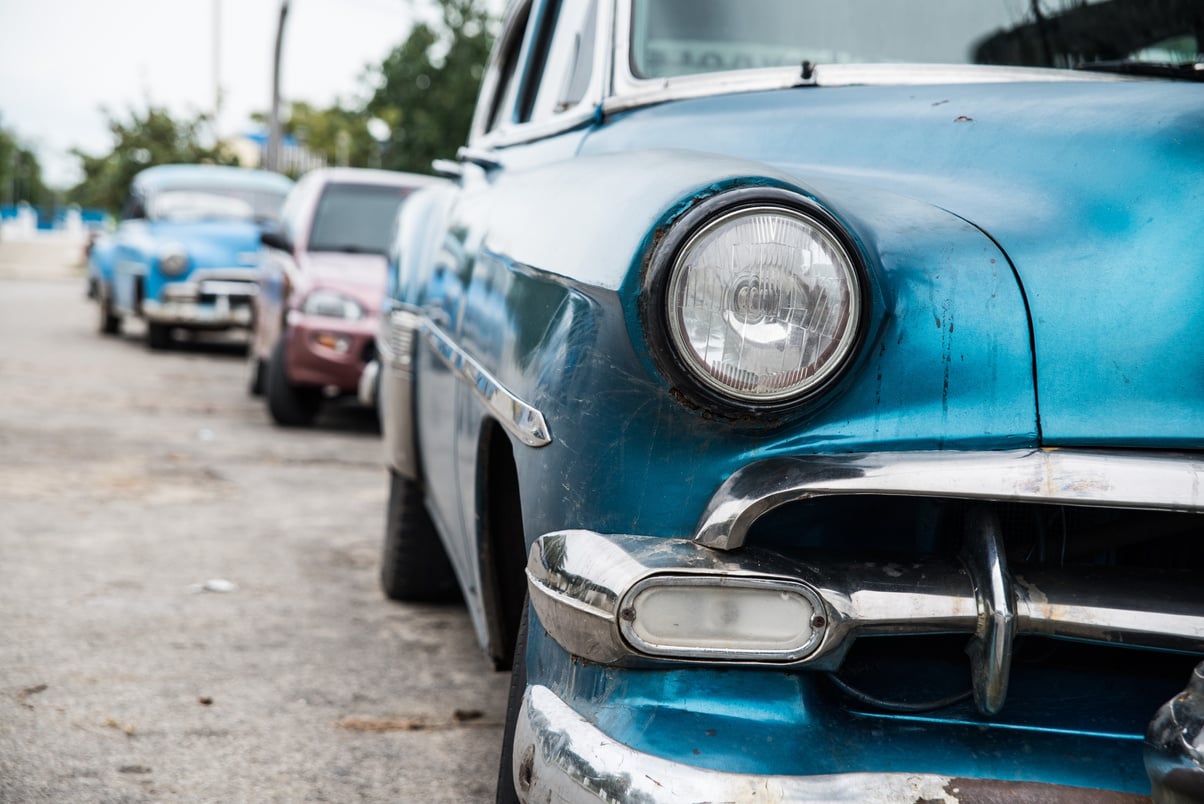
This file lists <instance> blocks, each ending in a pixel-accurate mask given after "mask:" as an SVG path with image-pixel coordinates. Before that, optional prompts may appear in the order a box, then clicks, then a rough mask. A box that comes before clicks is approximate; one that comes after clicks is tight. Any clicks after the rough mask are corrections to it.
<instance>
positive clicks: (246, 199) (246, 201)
mask: <svg viewBox="0 0 1204 804" xmlns="http://www.w3.org/2000/svg"><path fill="white" fill-rule="evenodd" d="M283 203H284V195H283V194H282V193H276V192H271V191H268V190H251V189H247V188H245V187H213V186H205V187H172V188H171V189H164V190H160V191H159V192H157V193H155V194H154V195H152V196H151V197H150V199H149V200H148V202H147V207H146V212H147V217H149V218H150V219H151V220H170V221H198V220H261V221H262V220H274V219H275V218H276V217H277V215H279V214H280V207H281V205H282V204H283Z"/></svg>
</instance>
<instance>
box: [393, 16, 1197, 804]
mask: <svg viewBox="0 0 1204 804" xmlns="http://www.w3.org/2000/svg"><path fill="white" fill-rule="evenodd" d="M1202 21H1204V4H1202V3H1200V2H1198V0H1193V1H1191V2H1188V1H1186V0H1156V1H1154V2H1136V0H1107V1H1106V2H1079V0H1073V1H1071V0H1064V1H1060V2H1042V3H1031V4H1030V3H1015V2H1002V0H1000V1H998V2H977V3H969V2H965V3H950V2H938V1H937V0H925V1H921V0H917V2H895V1H894V0H858V2H848V3H821V2H801V1H800V0H742V1H741V2H736V0H618V1H617V2H613V3H611V2H593V0H559V1H557V0H517V1H516V2H514V3H512V4H511V6H510V9H509V11H508V13H507V16H506V19H505V22H504V26H503V28H502V31H501V35H500V38H499V40H498V46H497V49H496V53H495V55H494V58H493V60H492V62H491V66H490V67H489V69H488V71H487V73H486V75H485V78H484V81H483V86H482V91H481V96H480V101H479V106H478V108H477V113H476V117H475V122H474V126H473V129H472V132H471V135H470V140H469V143H468V145H467V146H466V147H465V148H464V149H463V150H462V151H461V152H460V159H459V160H458V161H457V162H454V163H445V164H442V165H440V168H441V170H442V171H443V172H445V173H448V174H449V175H453V176H456V177H458V182H457V183H456V184H454V185H452V186H450V187H448V188H434V189H430V190H424V191H422V192H420V193H418V194H416V195H415V196H413V197H412V198H411V200H410V201H409V202H407V204H406V205H405V207H404V208H403V209H402V211H401V213H400V216H399V220H398V232H397V235H396V239H395V243H394V246H393V254H394V258H393V263H394V265H393V276H392V279H391V289H390V291H389V299H388V301H387V306H388V312H387V314H386V316H385V323H384V324H383V327H382V332H381V335H380V350H381V353H382V365H383V368H382V374H381V391H380V392H381V398H382V408H383V413H382V416H383V427H384V435H385V443H386V451H387V456H388V463H389V468H390V474H391V480H390V482H391V488H390V498H389V511H388V521H387V527H386V537H385V545H384V555H383V566H382V582H383V586H384V589H385V592H386V593H387V595H389V596H390V597H392V598H395V599H398V600H421V599H431V598H438V597H441V596H446V595H448V594H455V593H456V592H457V591H458V592H459V593H460V594H462V595H463V597H464V598H465V600H466V601H467V604H468V608H469V611H470V613H471V616H472V619H473V622H474V624H475V627H476V631H477V634H478V636H479V638H480V640H481V642H482V643H483V645H484V647H485V649H486V650H487V652H488V653H489V655H491V656H492V657H493V659H494V660H495V661H496V663H497V665H498V666H499V667H506V666H512V668H513V671H512V672H513V675H512V678H513V683H512V690H513V694H512V700H511V704H510V707H509V714H508V719H507V726H506V733H505V745H504V749H503V761H502V767H501V769H500V778H499V788H498V797H499V800H502V801H509V800H514V799H516V798H517V799H518V800H524V801H533V802H545V801H555V802H564V801H570V802H574V801H587V800H593V799H602V800H605V801H612V802H620V801H622V802H670V801H671V802H694V801H725V802H726V801H739V802H748V801H754V802H755V801H796V802H798V801H802V802H832V801H843V802H870V801H872V802H888V801H890V802H895V801H905V802H917V801H924V802H937V801H943V802H983V801H1002V800H1007V801H1042V802H1052V801H1064V802H1071V801H1076V802H1077V801H1091V802H1129V801H1140V800H1147V797H1148V796H1150V795H1151V794H1153V795H1154V796H1155V797H1157V798H1158V799H1159V800H1163V801H1172V800H1175V801H1179V800H1193V801H1195V800H1201V799H1199V798H1192V796H1193V795H1196V796H1198V795H1199V791H1200V790H1201V789H1204V772H1202V770H1201V765H1200V761H1201V753H1202V752H1204V737H1201V736H1200V735H1201V731H1202V729H1201V725H1200V724H1201V723H1202V722H1204V706H1202V705H1201V703H1200V702H1201V699H1204V684H1202V683H1201V682H1200V676H1201V674H1204V668H1202V670H1201V671H1198V672H1197V673H1196V676H1195V677H1194V678H1195V681H1192V687H1190V688H1187V689H1186V690H1185V685H1187V684H1188V683H1189V680H1190V679H1192V678H1193V669H1194V668H1195V666H1196V665H1197V664H1198V663H1200V661H1201V659H1202V658H1204V358H1202V354H1204V352H1202V350H1201V346H1200V344H1201V343H1204V292H1202V291H1201V285H1200V281H1201V277H1204V234H1202V233H1204V85H1201V84H1200V83H1198V82H1199V80H1200V79H1201V78H1204V64H1201V62H1202V61H1204V59H1202V58H1201V56H1200V53H1201V40H1200V37H1201V36H1204V24H1202ZM1180 693H1182V694H1180ZM1172 699H1173V700H1172ZM1168 701H1169V702H1170V703H1169V704H1167V702H1168ZM1164 704H1167V706H1168V707H1169V708H1165V709H1162V711H1161V713H1159V710H1160V707H1163V705H1164ZM1147 732H1148V734H1147ZM1192 790H1195V791H1196V792H1195V793H1191V792H1190V791H1192ZM1176 791H1178V792H1176ZM1184 791H1188V792H1184ZM1176 795H1180V796H1186V798H1175V796H1176Z"/></svg>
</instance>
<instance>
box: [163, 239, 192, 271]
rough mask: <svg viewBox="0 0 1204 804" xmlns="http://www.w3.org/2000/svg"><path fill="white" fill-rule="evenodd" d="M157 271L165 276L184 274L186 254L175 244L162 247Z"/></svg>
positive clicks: (186, 262) (186, 264)
mask: <svg viewBox="0 0 1204 804" xmlns="http://www.w3.org/2000/svg"><path fill="white" fill-rule="evenodd" d="M159 270H160V271H162V272H163V273H164V274H166V275H167V276H179V275H180V274H182V273H184V272H185V271H187V270H188V252H186V251H185V250H184V247H183V246H181V245H179V244H176V243H173V244H171V245H167V246H164V247H163V248H162V250H160V252H159Z"/></svg>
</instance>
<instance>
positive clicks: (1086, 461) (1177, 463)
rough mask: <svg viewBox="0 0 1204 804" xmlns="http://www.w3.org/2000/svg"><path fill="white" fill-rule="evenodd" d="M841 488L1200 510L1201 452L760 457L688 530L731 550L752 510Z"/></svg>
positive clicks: (1203, 489)
mask: <svg viewBox="0 0 1204 804" xmlns="http://www.w3.org/2000/svg"><path fill="white" fill-rule="evenodd" d="M842 494H878V495H894V496H908V497H942V498H951V499H974V500H994V501H1011V502H1032V503H1053V504H1060V505H1077V506H1088V507H1104V508H1142V509H1154V510H1162V511H1182V512H1189V513H1201V512H1204V456H1202V455H1188V454H1168V453H1138V452H1102V451H1099V452H1097V451H1089V450H1059V449H1041V450H1011V451H999V452H958V451H952V450H949V451H943V452H894V453H891V452H879V453H866V454H849V455H818V456H809V457H797V458H769V459H767V460H764V461H759V462H757V463H753V464H749V465H748V466H745V467H742V468H741V469H739V470H737V471H736V472H734V473H733V474H732V475H731V477H729V478H728V479H727V480H726V481H724V483H723V485H721V486H720V487H719V490H718V491H716V492H715V494H714V496H713V497H711V500H710V502H709V503H708V504H707V507H706V510H705V511H704V512H703V515H702V517H701V519H699V522H698V525H697V527H696V528H695V531H694V538H695V540H696V541H698V543H699V544H704V545H706V546H708V547H714V548H717V549H720V550H734V549H736V548H738V547H740V546H741V545H743V544H744V540H745V538H746V537H747V535H748V529H749V528H750V527H752V524H753V522H755V521H756V520H757V519H758V518H759V517H760V516H761V515H763V514H764V513H766V512H767V511H770V510H772V509H774V508H777V507H778V506H780V505H785V504H786V503H789V502H795V501H798V500H807V499H812V498H814V497H824V496H832V495H842Z"/></svg>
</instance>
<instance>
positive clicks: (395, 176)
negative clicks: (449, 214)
mask: <svg viewBox="0 0 1204 804" xmlns="http://www.w3.org/2000/svg"><path fill="white" fill-rule="evenodd" d="M305 177H306V178H307V179H310V180H311V181H320V182H321V183H323V184H336V183H346V184H380V185H388V186H398V187H419V186H424V185H427V184H437V183H439V182H441V181H443V180H442V179H440V178H438V177H436V176H427V175H425V174H422V173H405V172H403V171H399V170H378V169H375V168H354V167H327V168H316V169H314V170H311V171H309V172H308V173H306V174H305Z"/></svg>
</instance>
